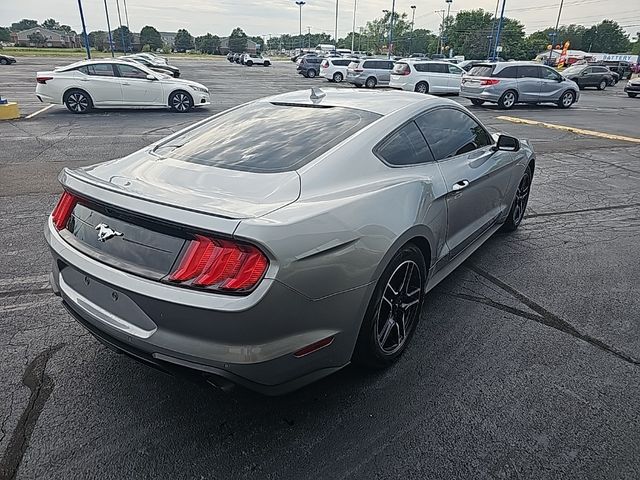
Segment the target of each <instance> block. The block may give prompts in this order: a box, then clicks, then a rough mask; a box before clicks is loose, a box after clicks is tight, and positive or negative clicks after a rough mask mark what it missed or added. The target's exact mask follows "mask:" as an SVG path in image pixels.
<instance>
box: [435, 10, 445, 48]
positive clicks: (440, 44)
mask: <svg viewBox="0 0 640 480" xmlns="http://www.w3.org/2000/svg"><path fill="white" fill-rule="evenodd" d="M444 12H445V11H444V10H436V11H435V13H439V14H440V16H442V23H441V24H440V40H439V41H438V53H442V34H443V33H444Z"/></svg>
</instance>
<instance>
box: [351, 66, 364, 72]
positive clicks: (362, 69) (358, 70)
mask: <svg viewBox="0 0 640 480" xmlns="http://www.w3.org/2000/svg"><path fill="white" fill-rule="evenodd" d="M353 71H354V72H358V73H362V72H364V68H358V67H356V68H354V69H353Z"/></svg>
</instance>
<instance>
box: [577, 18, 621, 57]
mask: <svg viewBox="0 0 640 480" xmlns="http://www.w3.org/2000/svg"><path fill="white" fill-rule="evenodd" d="M583 41H584V48H586V49H587V51H589V52H602V53H621V52H626V51H627V50H629V47H630V44H631V42H630V41H629V35H628V34H627V33H626V32H625V31H624V30H623V29H622V28H621V27H620V25H618V23H617V22H614V21H613V20H603V21H602V22H600V23H599V24H597V25H594V26H592V27H590V28H588V29H587V30H586V31H585V32H584V37H583Z"/></svg>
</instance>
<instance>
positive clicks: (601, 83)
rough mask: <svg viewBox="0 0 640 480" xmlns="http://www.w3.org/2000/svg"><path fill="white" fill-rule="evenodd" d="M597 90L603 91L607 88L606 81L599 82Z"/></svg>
mask: <svg viewBox="0 0 640 480" xmlns="http://www.w3.org/2000/svg"><path fill="white" fill-rule="evenodd" d="M597 88H598V90H604V89H605V88H607V81H606V80H604V79H602V80H600V83H599V84H598V87H597Z"/></svg>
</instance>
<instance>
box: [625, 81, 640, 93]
mask: <svg viewBox="0 0 640 480" xmlns="http://www.w3.org/2000/svg"><path fill="white" fill-rule="evenodd" d="M624 91H625V92H626V94H627V95H629V96H630V97H631V98H635V97H637V96H638V95H640V78H634V79H632V80H629V81H628V82H627V84H626V85H625V86H624Z"/></svg>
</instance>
